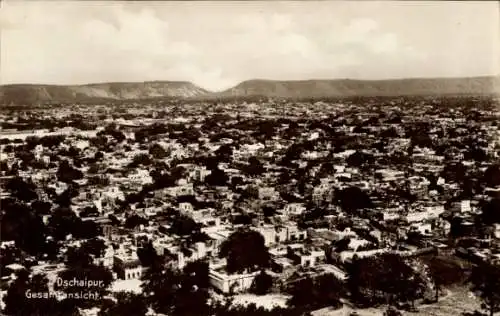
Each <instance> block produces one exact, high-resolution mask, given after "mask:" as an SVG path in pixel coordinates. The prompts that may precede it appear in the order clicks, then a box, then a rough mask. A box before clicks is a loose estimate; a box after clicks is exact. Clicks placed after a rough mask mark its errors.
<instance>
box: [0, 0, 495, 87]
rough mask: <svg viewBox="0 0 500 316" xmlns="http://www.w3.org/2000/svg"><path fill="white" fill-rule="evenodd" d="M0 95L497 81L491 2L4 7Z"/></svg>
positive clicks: (13, 2)
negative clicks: (48, 87) (32, 89)
mask: <svg viewBox="0 0 500 316" xmlns="http://www.w3.org/2000/svg"><path fill="white" fill-rule="evenodd" d="M0 5H1V9H0V30H1V33H0V35H1V45H0V47H1V49H0V83H1V84H9V83H43V84H85V83H95V82H109V81H112V82H124V81H149V80H172V81H177V80H181V81H191V82H193V83H195V84H197V85H199V86H201V87H203V88H206V89H210V90H213V91H217V90H223V89H226V88H229V87H231V86H234V85H236V84H238V83H239V82H241V81H244V80H249V79H276V80H303V79H335V78H351V79H390V78H410V77H463V76H478V75H499V74H500V7H499V4H498V3H497V2H496V1H487V2H479V1H477V2H475V1H470V2H469V1H464V2H453V1H429V2H426V1H416V2H411V1H392V2H384V1H320V2H316V1H283V2H281V1H262V2H261V1H244V2H236V1H220V2H211V1H203V2H195V1H186V2H145V1H141V2H99V1H88V2H84V1H79V2H76V1H75V2H64V1H29V2H28V1H21V0H10V1H9V0H4V1H1V4H0Z"/></svg>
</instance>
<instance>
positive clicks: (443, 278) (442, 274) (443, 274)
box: [426, 256, 463, 302]
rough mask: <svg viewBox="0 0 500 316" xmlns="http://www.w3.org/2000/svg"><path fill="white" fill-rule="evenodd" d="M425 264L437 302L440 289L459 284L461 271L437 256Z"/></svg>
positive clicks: (452, 263)
mask: <svg viewBox="0 0 500 316" xmlns="http://www.w3.org/2000/svg"><path fill="white" fill-rule="evenodd" d="M426 264H427V267H428V268H429V275H430V277H431V279H432V281H433V282H434V287H435V290H436V292H435V300H436V302H437V301H438V299H439V292H440V291H441V290H442V287H443V286H448V285H452V284H455V283H457V282H460V281H461V279H462V275H463V273H462V272H463V271H462V269H461V267H460V266H459V265H458V264H456V263H454V262H451V261H449V260H446V258H440V257H437V256H434V257H432V258H430V260H428V261H427V262H426Z"/></svg>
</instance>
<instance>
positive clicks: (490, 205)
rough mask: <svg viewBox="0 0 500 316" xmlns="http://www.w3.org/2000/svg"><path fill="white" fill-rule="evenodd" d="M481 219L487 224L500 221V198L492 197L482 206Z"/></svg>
mask: <svg viewBox="0 0 500 316" xmlns="http://www.w3.org/2000/svg"><path fill="white" fill-rule="evenodd" d="M481 211H482V213H481V219H482V221H483V222H484V223H486V224H494V223H500V199H498V198H497V199H491V200H490V201H488V202H485V203H484V204H483V205H482V207H481Z"/></svg>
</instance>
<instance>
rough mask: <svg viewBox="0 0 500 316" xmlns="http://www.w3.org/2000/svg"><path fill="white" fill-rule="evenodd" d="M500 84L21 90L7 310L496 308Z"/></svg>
mask: <svg viewBox="0 0 500 316" xmlns="http://www.w3.org/2000/svg"><path fill="white" fill-rule="evenodd" d="M498 101H499V99H498V98H496V99H495V98H493V97H488V96H479V97H475V96H457V97H452V96H450V97H445V96H443V97H385V98H384V97H378V98H375V97H373V98H370V97H363V98H361V97H360V98H338V99H328V98H325V99H317V100H289V99H280V98H259V97H255V98H243V99H231V100H229V99H212V100H209V101H206V100H205V101H203V100H198V101H196V100H186V99H175V98H173V99H157V100H153V101H151V100H149V101H147V102H141V101H109V102H107V103H102V104H78V103H76V104H71V105H69V104H60V105H54V104H52V105H46V106H38V107H37V106H32V107H14V106H7V105H6V106H4V107H2V111H1V113H0V117H1V119H0V122H1V130H0V142H1V157H0V159H1V160H0V163H1V165H0V172H1V174H0V176H1V182H2V186H1V193H0V194H1V201H0V203H1V238H0V239H1V241H2V242H1V267H0V268H1V272H0V275H1V276H2V279H1V290H2V295H1V296H2V300H3V301H2V311H3V313H4V314H5V315H99V316H101V315H134V316H140V315H387V316H389V315H406V314H409V315H482V313H485V314H486V315H490V316H491V315H494V313H496V312H498V311H500V160H499V157H500V128H499V123H500V109H499V106H498Z"/></svg>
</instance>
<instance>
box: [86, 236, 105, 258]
mask: <svg viewBox="0 0 500 316" xmlns="http://www.w3.org/2000/svg"><path fill="white" fill-rule="evenodd" d="M81 247H82V249H83V251H84V252H86V253H89V254H91V255H93V256H94V257H97V258H100V257H102V256H104V252H105V250H106V244H105V243H104V240H103V239H99V238H92V239H89V240H87V241H85V242H84V243H83V244H82V246H81Z"/></svg>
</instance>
